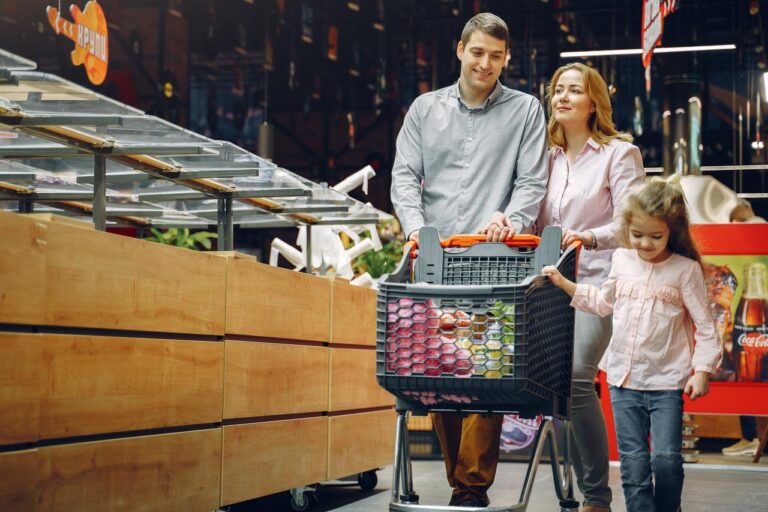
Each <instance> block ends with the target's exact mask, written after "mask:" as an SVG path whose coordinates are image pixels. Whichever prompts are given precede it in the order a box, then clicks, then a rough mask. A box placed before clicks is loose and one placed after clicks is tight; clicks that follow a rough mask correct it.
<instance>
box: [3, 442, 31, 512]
mask: <svg viewBox="0 0 768 512" xmlns="http://www.w3.org/2000/svg"><path fill="white" fill-rule="evenodd" d="M37 467H38V452H37V450H24V451H18V452H7V453H0V510H2V511H3V512H34V511H35V510H37V498H38V496H37V493H38V479H39V475H38V469H37Z"/></svg>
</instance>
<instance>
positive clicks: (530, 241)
mask: <svg viewBox="0 0 768 512" xmlns="http://www.w3.org/2000/svg"><path fill="white" fill-rule="evenodd" d="M485 241H486V238H485V235H453V236H452V237H449V238H446V239H445V240H443V241H441V242H440V245H441V246H442V247H443V248H446V247H471V246H473V245H475V244H479V243H483V242H485ZM539 242H541V238H539V237H538V236H536V235H514V236H510V237H508V238H507V239H506V240H504V243H505V244H506V245H507V246H508V247H531V248H534V247H538V246H539Z"/></svg>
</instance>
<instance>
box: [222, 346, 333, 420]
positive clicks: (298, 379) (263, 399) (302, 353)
mask: <svg viewBox="0 0 768 512" xmlns="http://www.w3.org/2000/svg"><path fill="white" fill-rule="evenodd" d="M225 345H226V364H225V367H226V370H225V375H226V377H225V383H226V385H225V392H224V418H226V419H231V418H252V417H256V416H275V415H283V414H302V413H309V412H322V411H327V410H328V348H327V347H322V346H312V345H294V344H290V343H262V342H255V341H233V340H227V341H226V342H225Z"/></svg>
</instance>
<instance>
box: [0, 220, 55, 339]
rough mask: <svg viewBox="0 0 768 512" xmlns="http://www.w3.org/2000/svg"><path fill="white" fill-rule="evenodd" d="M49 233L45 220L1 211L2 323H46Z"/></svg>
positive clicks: (0, 309) (0, 271)
mask: <svg viewBox="0 0 768 512" xmlns="http://www.w3.org/2000/svg"><path fill="white" fill-rule="evenodd" d="M45 232H46V224H45V223H42V222H35V221H33V220H32V219H27V218H24V217H23V216H21V215H17V214H15V213H7V212H0V240H2V242H0V323H11V324H41V323H43V319H44V317H45V310H44V309H43V296H44V295H45V253H46V248H45V247H46V244H45Z"/></svg>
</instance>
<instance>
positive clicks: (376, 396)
mask: <svg viewBox="0 0 768 512" xmlns="http://www.w3.org/2000/svg"><path fill="white" fill-rule="evenodd" d="M330 380H331V391H330V404H329V405H330V406H329V408H328V410H329V411H332V412H333V411H348V410H354V409H366V408H371V407H382V406H387V405H392V406H393V405H394V404H395V399H394V397H393V396H392V395H391V394H390V393H388V392H386V391H385V390H384V389H383V388H382V387H381V386H379V384H378V383H377V382H376V351H375V350H371V349H364V348H340V347H338V346H335V347H332V348H331V378H330ZM392 435H394V430H393V431H392Z"/></svg>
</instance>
